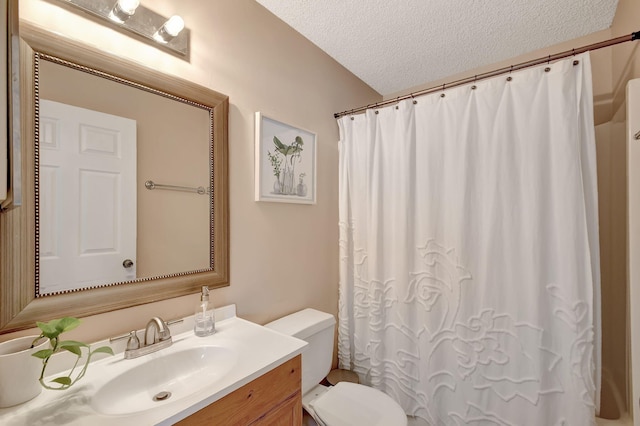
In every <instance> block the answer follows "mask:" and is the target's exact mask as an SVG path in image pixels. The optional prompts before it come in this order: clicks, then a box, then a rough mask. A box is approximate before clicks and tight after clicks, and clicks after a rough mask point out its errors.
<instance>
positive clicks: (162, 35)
mask: <svg viewBox="0 0 640 426" xmlns="http://www.w3.org/2000/svg"><path fill="white" fill-rule="evenodd" d="M183 29H184V21H183V20H182V18H181V17H179V16H178V15H173V16H172V17H171V18H169V19H167V22H165V23H164V24H162V26H161V27H160V29H159V30H158V31H156V33H155V34H154V35H153V38H154V39H155V40H156V41H157V42H158V43H162V44H166V43H168V42H169V41H171V39H173V38H175V37H176V36H177V35H178V34H180V31H182V30H183Z"/></svg>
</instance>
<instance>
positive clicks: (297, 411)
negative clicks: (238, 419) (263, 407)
mask: <svg viewBox="0 0 640 426" xmlns="http://www.w3.org/2000/svg"><path fill="white" fill-rule="evenodd" d="M301 424H302V397H301V396H300V392H298V393H296V394H295V395H292V396H291V397H289V399H287V400H286V401H285V402H283V403H282V404H280V405H278V406H277V407H275V408H274V409H273V410H271V411H269V412H268V413H267V414H265V415H264V416H263V417H261V418H259V419H258V420H256V421H255V422H253V423H251V426H294V425H295V426H298V425H301Z"/></svg>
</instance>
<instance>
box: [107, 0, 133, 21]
mask: <svg viewBox="0 0 640 426" xmlns="http://www.w3.org/2000/svg"><path fill="white" fill-rule="evenodd" d="M138 6H140V1H139V0H118V1H117V2H116V4H114V5H113V9H111V12H109V19H111V20H112V21H114V22H117V23H119V24H122V23H123V22H124V21H126V20H127V19H129V18H131V17H132V16H133V14H134V13H136V9H137V8H138Z"/></svg>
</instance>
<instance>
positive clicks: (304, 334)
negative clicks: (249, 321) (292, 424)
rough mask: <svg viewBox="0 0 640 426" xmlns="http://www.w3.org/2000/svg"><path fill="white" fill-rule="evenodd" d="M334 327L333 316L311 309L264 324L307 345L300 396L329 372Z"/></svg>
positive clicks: (303, 358) (303, 356) (304, 353)
mask: <svg viewBox="0 0 640 426" xmlns="http://www.w3.org/2000/svg"><path fill="white" fill-rule="evenodd" d="M335 324H336V319H335V318H334V317H333V315H331V314H328V313H326V312H321V311H317V310H315V309H311V308H307V309H303V310H301V311H298V312H295V313H293V314H290V315H287V316H285V317H282V318H280V319H277V320H275V321H273V322H270V323H269V324H265V327H269V328H271V329H272V330H275V331H278V332H280V333H283V334H286V335H289V336H293V337H296V338H298V339H301V340H304V341H305V342H307V343H308V345H307V347H306V348H305V349H304V352H303V353H302V394H303V395H304V394H305V393H307V391H308V390H309V389H311V388H313V387H314V386H315V385H317V384H318V383H320V382H321V381H322V379H324V378H325V377H326V376H327V374H329V371H331V361H332V359H333V340H334V338H333V337H334V328H335Z"/></svg>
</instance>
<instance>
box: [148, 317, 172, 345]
mask: <svg viewBox="0 0 640 426" xmlns="http://www.w3.org/2000/svg"><path fill="white" fill-rule="evenodd" d="M149 336H151V339H149ZM167 339H171V332H170V331H169V327H167V324H166V323H165V322H164V321H162V319H160V318H159V317H153V318H151V319H150V320H149V322H148V323H147V328H145V330H144V345H145V346H149V345H153V344H156V343H159V342H164V341H165V340H167Z"/></svg>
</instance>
